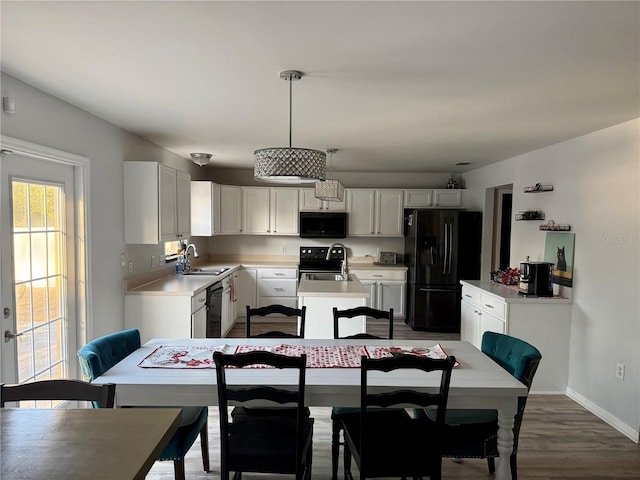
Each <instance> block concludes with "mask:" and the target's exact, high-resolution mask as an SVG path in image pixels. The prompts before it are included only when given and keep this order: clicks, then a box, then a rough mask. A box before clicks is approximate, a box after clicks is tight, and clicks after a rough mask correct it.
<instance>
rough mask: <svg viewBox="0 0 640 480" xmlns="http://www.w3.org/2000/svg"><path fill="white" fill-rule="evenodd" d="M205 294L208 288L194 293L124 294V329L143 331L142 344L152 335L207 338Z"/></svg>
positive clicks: (141, 334)
mask: <svg viewBox="0 0 640 480" xmlns="http://www.w3.org/2000/svg"><path fill="white" fill-rule="evenodd" d="M206 297H207V291H206V289H205V290H201V291H200V292H198V293H196V294H195V295H193V296H191V295H184V296H183V295H157V294H156V295H143V294H129V295H125V297H124V324H125V328H137V329H138V330H140V338H141V341H142V343H146V342H148V341H149V340H151V339H152V338H204V337H206V322H207V309H206V307H205V305H206Z"/></svg>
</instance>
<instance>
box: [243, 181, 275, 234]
mask: <svg viewBox="0 0 640 480" xmlns="http://www.w3.org/2000/svg"><path fill="white" fill-rule="evenodd" d="M269 197H270V189H269V187H243V188H242V233H244V234H247V233H248V234H259V233H263V234H264V233H270V231H271V226H270V223H269V215H270V207H269Z"/></svg>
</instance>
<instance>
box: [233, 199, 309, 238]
mask: <svg viewBox="0 0 640 480" xmlns="http://www.w3.org/2000/svg"><path fill="white" fill-rule="evenodd" d="M298 211H299V209H298V190H297V189H295V188H277V187H276V188H270V187H243V189H242V233H243V234H252V235H269V234H270V235H298Z"/></svg>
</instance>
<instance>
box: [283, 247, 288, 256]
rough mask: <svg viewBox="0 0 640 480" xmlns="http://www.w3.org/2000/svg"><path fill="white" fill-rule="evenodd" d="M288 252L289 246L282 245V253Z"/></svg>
mask: <svg viewBox="0 0 640 480" xmlns="http://www.w3.org/2000/svg"><path fill="white" fill-rule="evenodd" d="M286 253H287V247H282V254H283V255H284V254H286Z"/></svg>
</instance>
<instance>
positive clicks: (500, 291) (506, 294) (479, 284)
mask: <svg viewBox="0 0 640 480" xmlns="http://www.w3.org/2000/svg"><path fill="white" fill-rule="evenodd" d="M460 283H461V284H462V286H465V285H467V286H469V287H473V288H479V289H481V290H483V293H486V294H488V295H490V296H492V297H495V298H496V299H498V300H500V301H503V302H507V303H534V304H541V303H554V304H561V303H572V301H571V299H570V298H566V297H560V296H554V297H523V296H522V295H520V294H518V286H517V285H502V284H500V283H495V282H491V281H482V280H461V281H460Z"/></svg>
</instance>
